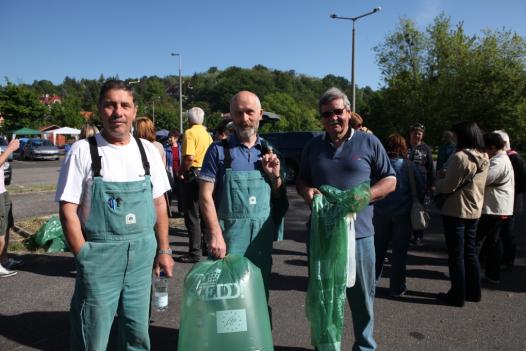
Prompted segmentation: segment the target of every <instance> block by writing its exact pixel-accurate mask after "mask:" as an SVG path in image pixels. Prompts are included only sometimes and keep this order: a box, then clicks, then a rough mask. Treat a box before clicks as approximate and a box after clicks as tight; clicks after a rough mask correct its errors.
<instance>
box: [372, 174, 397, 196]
mask: <svg viewBox="0 0 526 351" xmlns="http://www.w3.org/2000/svg"><path fill="white" fill-rule="evenodd" d="M395 189H396V177H394V176H393V177H386V178H382V179H380V181H378V183H376V184H375V185H373V186H372V187H371V200H370V202H375V201H378V200H381V199H383V198H384V197H386V196H387V195H389V193H391V192H393V191H394V190H395Z"/></svg>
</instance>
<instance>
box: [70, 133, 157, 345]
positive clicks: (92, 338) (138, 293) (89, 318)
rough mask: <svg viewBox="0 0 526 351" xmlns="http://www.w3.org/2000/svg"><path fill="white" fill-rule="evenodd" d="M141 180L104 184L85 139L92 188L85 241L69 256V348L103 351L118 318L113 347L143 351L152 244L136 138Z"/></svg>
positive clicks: (146, 184) (148, 193)
mask: <svg viewBox="0 0 526 351" xmlns="http://www.w3.org/2000/svg"><path fill="white" fill-rule="evenodd" d="M136 142H137V144H138V146H139V150H140V152H141V159H142V164H143V167H144V171H145V177H144V180H140V181H131V182H105V181H103V180H102V177H101V174H100V170H101V161H100V156H99V154H98V150H97V143H96V141H95V138H94V137H93V138H90V139H89V143H90V153H91V160H92V171H93V185H92V190H91V209H90V214H89V217H88V220H87V222H86V223H85V226H84V228H83V234H84V236H85V239H86V243H85V244H84V245H83V246H82V248H81V249H80V252H79V253H78V255H77V256H76V257H75V261H76V264H77V278H76V281H75V292H74V294H73V298H72V301H71V313H70V315H71V349H72V350H106V347H107V344H108V338H109V334H110V329H111V325H112V323H113V319H114V317H115V315H116V314H118V328H119V329H118V330H119V349H122V350H149V349H150V338H149V335H148V321H149V317H148V314H149V305H150V293H151V279H152V278H151V277H152V266H153V260H154V258H155V253H156V248H157V241H156V238H155V233H154V224H155V222H156V215H155V211H154V205H153V200H152V185H151V181H150V166H149V164H148V160H147V158H146V154H145V152H144V147H143V145H142V143H141V142H140V140H138V139H136Z"/></svg>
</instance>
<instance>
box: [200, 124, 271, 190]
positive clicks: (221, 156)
mask: <svg viewBox="0 0 526 351" xmlns="http://www.w3.org/2000/svg"><path fill="white" fill-rule="evenodd" d="M227 140H228V145H229V146H230V155H231V156H232V164H231V167H232V171H254V170H260V171H262V172H263V168H262V165H261V148H262V146H261V138H260V137H259V135H258V137H257V141H256V143H255V144H254V146H252V147H251V148H250V149H249V148H248V147H246V145H244V144H242V143H241V142H240V141H239V139H238V137H237V135H236V134H235V133H233V134H231V135H230V136H229V137H228V139H227ZM224 160H225V149H224V148H223V145H221V141H216V142H214V143H212V145H210V146H209V147H208V150H207V151H206V155H205V159H204V161H203V166H202V168H201V173H200V174H199V179H201V180H204V181H207V182H215V185H214V198H215V199H220V198H221V191H222V189H223V176H224V174H225V167H224Z"/></svg>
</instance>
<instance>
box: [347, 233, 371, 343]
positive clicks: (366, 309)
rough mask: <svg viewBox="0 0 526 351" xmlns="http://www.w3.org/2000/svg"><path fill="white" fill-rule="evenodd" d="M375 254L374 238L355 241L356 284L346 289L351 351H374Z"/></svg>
mask: <svg viewBox="0 0 526 351" xmlns="http://www.w3.org/2000/svg"><path fill="white" fill-rule="evenodd" d="M374 290H375V252H374V237H373V236H369V237H366V238H361V239H357V240H356V284H355V285H354V286H353V287H352V288H348V289H347V301H348V302H349V306H350V308H351V315H352V322H353V329H354V337H355V341H354V345H353V347H352V350H353V351H364V350H375V349H376V342H375V340H374V335H373V334H374V312H373V304H374Z"/></svg>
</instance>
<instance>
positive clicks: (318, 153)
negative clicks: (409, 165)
mask: <svg viewBox="0 0 526 351" xmlns="http://www.w3.org/2000/svg"><path fill="white" fill-rule="evenodd" d="M298 177H299V178H300V179H302V180H303V181H304V182H305V184H306V185H307V186H310V187H314V188H320V187H321V186H322V185H324V184H327V185H331V186H333V187H336V188H338V189H341V190H347V189H350V188H352V187H354V186H356V185H358V184H360V183H363V182H365V181H369V182H370V183H371V186H372V185H374V184H375V183H376V182H378V181H379V180H380V179H382V178H385V177H396V172H395V170H394V168H393V166H392V165H391V162H390V160H389V157H388V156H387V152H386V151H385V149H384V147H383V145H382V143H381V142H380V140H378V138H377V137H375V136H374V135H372V134H368V133H364V132H362V131H351V135H350V136H349V138H348V139H347V140H345V141H344V142H343V143H342V144H341V145H340V147H338V148H334V147H333V146H332V144H331V141H330V138H329V136H328V135H327V134H326V133H325V134H323V135H320V136H317V137H315V138H313V139H312V140H310V141H309V143H308V144H307V145H306V146H305V148H304V149H303V153H302V155H301V162H300V169H299V174H298ZM355 228H356V238H357V239H359V238H364V237H368V236H372V235H374V228H373V205H372V204H370V205H369V206H367V207H366V208H365V209H364V210H363V211H361V212H359V213H358V214H357V216H356V227H355Z"/></svg>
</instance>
